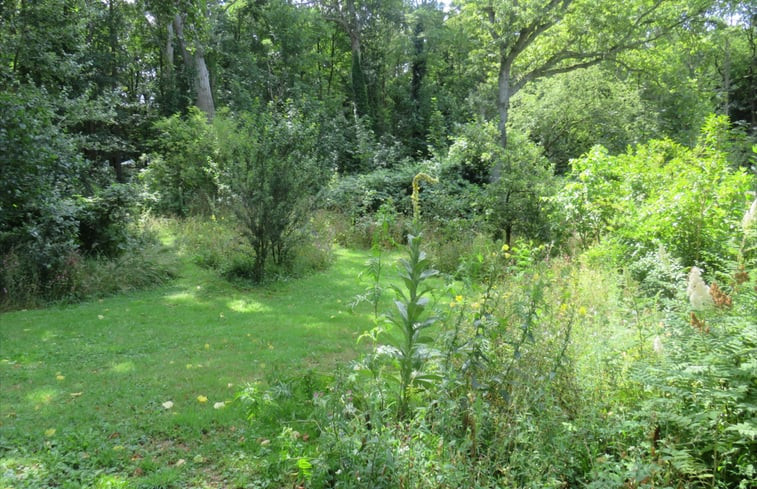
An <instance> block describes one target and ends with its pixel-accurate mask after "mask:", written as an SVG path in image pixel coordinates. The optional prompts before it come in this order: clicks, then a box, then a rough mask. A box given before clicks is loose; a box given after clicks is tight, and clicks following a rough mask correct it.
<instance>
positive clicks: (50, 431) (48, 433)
mask: <svg viewBox="0 0 757 489" xmlns="http://www.w3.org/2000/svg"><path fill="white" fill-rule="evenodd" d="M54 434H55V428H48V429H46V430H45V436H46V437H48V438H50V437H51V436H53V435H54Z"/></svg>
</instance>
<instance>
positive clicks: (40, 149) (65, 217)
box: [0, 89, 84, 303]
mask: <svg viewBox="0 0 757 489" xmlns="http://www.w3.org/2000/svg"><path fill="white" fill-rule="evenodd" d="M0 114H1V115H0V155H1V156H0V182H2V188H1V189H0V248H2V249H3V252H2V258H3V261H5V262H6V263H5V265H4V266H3V273H2V276H1V277H0V290H2V291H3V299H4V300H8V299H9V298H12V300H13V301H14V302H18V303H23V302H25V301H26V300H30V299H31V298H33V297H46V298H50V297H55V296H56V295H58V294H59V293H60V291H61V290H65V289H67V288H68V286H69V285H70V282H71V280H72V277H71V275H70V272H69V271H68V270H67V269H68V264H69V262H70V261H72V260H74V261H75V260H77V259H78V258H77V256H76V254H77V248H78V243H77V228H78V218H77V216H78V214H79V207H78V205H77V203H76V202H75V201H74V200H73V199H71V198H70V197H69V196H70V195H71V194H73V193H77V192H78V191H79V190H80V188H81V180H80V179H79V178H78V177H79V176H80V175H81V172H82V170H83V167H84V161H83V160H82V158H81V157H80V156H79V155H77V154H76V151H75V146H74V142H73V140H72V138H70V137H68V136H67V135H66V134H65V133H63V131H61V130H60V129H59V127H58V126H57V125H56V123H55V120H54V114H53V111H52V107H51V106H50V104H49V103H48V101H46V100H45V93H44V92H43V91H40V90H34V89H23V90H20V91H19V92H17V93H11V92H2V93H0Z"/></svg>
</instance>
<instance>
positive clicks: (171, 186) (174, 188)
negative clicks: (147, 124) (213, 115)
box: [141, 108, 218, 216]
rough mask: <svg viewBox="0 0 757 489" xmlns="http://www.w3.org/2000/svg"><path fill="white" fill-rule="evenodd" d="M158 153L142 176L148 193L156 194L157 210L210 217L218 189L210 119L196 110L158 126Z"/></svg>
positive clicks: (158, 123) (156, 150)
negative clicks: (214, 169) (213, 169)
mask: <svg viewBox="0 0 757 489" xmlns="http://www.w3.org/2000/svg"><path fill="white" fill-rule="evenodd" d="M155 131H157V133H158V136H157V139H156V141H155V153H154V154H153V155H152V157H151V158H150V162H149V166H148V167H147V169H146V170H145V171H144V172H143V173H142V175H141V178H142V179H143V181H144V183H145V185H146V187H147V190H148V191H149V192H151V193H153V194H154V196H155V198H154V204H153V207H154V208H155V210H157V211H159V212H162V213H166V214H172V215H178V216H186V215H189V214H193V213H204V214H210V213H211V211H212V210H213V209H214V208H215V205H216V198H217V195H218V187H217V184H216V181H215V178H214V176H215V175H214V173H213V171H212V168H213V158H214V156H215V154H216V142H215V140H214V134H213V130H212V126H211V125H210V124H209V123H208V120H207V116H206V115H205V114H204V113H203V112H202V111H200V110H199V109H197V108H192V109H190V111H189V114H188V116H187V117H182V116H180V115H179V114H176V115H173V116H171V117H169V118H166V119H162V120H160V121H158V122H157V123H156V124H155Z"/></svg>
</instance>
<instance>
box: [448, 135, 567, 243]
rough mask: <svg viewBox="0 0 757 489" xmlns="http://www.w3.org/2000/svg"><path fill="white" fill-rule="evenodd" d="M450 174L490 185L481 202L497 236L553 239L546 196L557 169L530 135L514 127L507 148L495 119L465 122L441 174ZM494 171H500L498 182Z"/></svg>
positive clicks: (472, 181)
mask: <svg viewBox="0 0 757 489" xmlns="http://www.w3.org/2000/svg"><path fill="white" fill-rule="evenodd" d="M451 170H452V172H451ZM450 173H451V174H452V175H453V176H457V177H458V178H460V179H462V181H463V182H467V183H468V184H475V185H478V186H480V187H482V188H483V189H484V192H483V195H482V196H481V198H480V201H479V202H478V205H477V206H476V207H478V208H479V209H481V210H482V211H483V213H484V215H485V216H486V222H487V224H488V227H489V229H490V230H491V232H492V233H493V235H494V237H495V238H496V239H499V238H501V237H504V238H505V241H506V242H507V243H508V244H511V241H512V237H513V233H515V234H517V235H519V236H521V237H524V238H526V239H528V238H535V239H540V240H542V241H548V240H549V232H548V231H549V226H548V224H547V220H546V218H547V216H548V212H547V209H546V202H545V200H544V198H545V197H547V196H549V195H550V194H551V193H552V181H553V171H552V167H551V165H550V164H549V162H548V160H547V159H546V158H545V157H544V156H543V155H542V154H541V150H540V149H539V148H538V146H536V145H535V144H533V143H532V142H530V141H529V140H528V139H527V138H526V137H525V136H523V135H522V134H519V133H516V132H513V133H512V134H511V136H510V137H509V141H508V145H507V148H506V149H505V148H502V146H501V145H500V144H499V142H498V132H497V129H496V127H495V126H494V125H493V124H491V123H485V124H481V123H471V124H468V125H466V126H463V128H462V130H461V134H460V135H459V136H457V137H456V138H455V141H454V142H453V144H452V146H450V148H449V153H448V155H447V159H446V161H445V162H444V163H443V167H442V171H441V179H442V180H444V179H445V175H448V174H450ZM494 173H497V174H498V175H497V176H496V178H495V179H494V181H492V175H493V174H494ZM453 181H454V180H453ZM462 186H463V188H464V187H466V186H467V185H466V184H463V185H462ZM474 195H475V194H474ZM465 202H468V200H467V199H466V200H465ZM474 208H475V207H474Z"/></svg>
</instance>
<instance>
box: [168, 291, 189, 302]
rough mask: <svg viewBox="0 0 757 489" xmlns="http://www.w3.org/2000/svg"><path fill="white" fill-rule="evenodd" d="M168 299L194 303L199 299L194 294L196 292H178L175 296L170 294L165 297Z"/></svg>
mask: <svg viewBox="0 0 757 489" xmlns="http://www.w3.org/2000/svg"><path fill="white" fill-rule="evenodd" d="M165 298H166V299H168V300H169V301H176V302H181V301H193V300H196V299H197V296H196V295H195V294H194V292H177V293H175V294H170V295H167V296H165Z"/></svg>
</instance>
